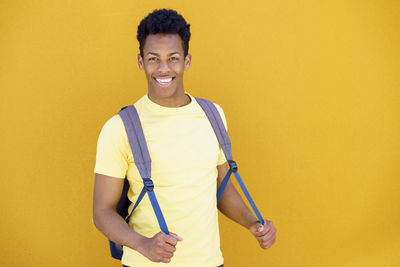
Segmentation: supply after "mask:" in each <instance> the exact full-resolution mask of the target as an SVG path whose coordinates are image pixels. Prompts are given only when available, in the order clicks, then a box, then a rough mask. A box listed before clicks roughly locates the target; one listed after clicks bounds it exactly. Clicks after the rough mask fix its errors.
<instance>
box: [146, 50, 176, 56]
mask: <svg viewBox="0 0 400 267" xmlns="http://www.w3.org/2000/svg"><path fill="white" fill-rule="evenodd" d="M148 54H151V55H155V56H159V55H160V54H157V53H154V52H147V54H146V56H147V55H148ZM173 54H180V53H179V52H178V51H175V52H172V53H169V54H168V56H172V55H173Z"/></svg>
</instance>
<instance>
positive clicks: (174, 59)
mask: <svg viewBox="0 0 400 267" xmlns="http://www.w3.org/2000/svg"><path fill="white" fill-rule="evenodd" d="M171 60H172V61H178V60H179V58H177V57H171Z"/></svg>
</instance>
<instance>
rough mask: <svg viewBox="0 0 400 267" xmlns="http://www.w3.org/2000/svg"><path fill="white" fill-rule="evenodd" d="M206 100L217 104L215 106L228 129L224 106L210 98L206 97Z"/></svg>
mask: <svg viewBox="0 0 400 267" xmlns="http://www.w3.org/2000/svg"><path fill="white" fill-rule="evenodd" d="M203 99H204V98H203ZM204 100H207V101H210V102H211V103H212V104H213V105H214V106H215V108H216V109H217V110H218V113H219V115H220V116H221V119H222V122H223V123H224V125H225V128H226V129H228V125H227V122H226V117H225V113H224V110H223V108H222V107H221V106H220V105H219V104H217V103H215V102H213V101H211V100H208V99H204Z"/></svg>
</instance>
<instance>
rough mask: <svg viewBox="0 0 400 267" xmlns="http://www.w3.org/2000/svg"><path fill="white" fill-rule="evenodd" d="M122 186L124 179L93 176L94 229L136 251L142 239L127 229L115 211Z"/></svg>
mask: <svg viewBox="0 0 400 267" xmlns="http://www.w3.org/2000/svg"><path fill="white" fill-rule="evenodd" d="M123 186H124V179H120V178H115V177H112V176H107V175H102V174H98V173H96V174H95V184H94V194H93V221H94V224H95V225H96V227H97V228H98V229H99V230H100V231H101V232H102V233H103V234H104V235H105V236H107V237H108V238H109V239H111V240H112V241H114V242H116V243H117V244H120V245H123V246H128V247H130V248H132V249H135V250H138V246H139V244H140V242H141V241H143V239H144V237H143V236H141V235H139V234H138V233H136V232H135V231H134V230H132V229H131V228H129V226H128V224H127V223H126V222H125V220H124V219H123V218H122V217H121V216H119V214H118V213H117V211H116V207H117V203H118V201H119V199H120V197H121V194H122V188H123Z"/></svg>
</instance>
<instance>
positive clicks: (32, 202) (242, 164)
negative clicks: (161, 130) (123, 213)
mask: <svg viewBox="0 0 400 267" xmlns="http://www.w3.org/2000/svg"><path fill="white" fill-rule="evenodd" d="M165 3H168V4H167V5H166V4H165ZM159 7H168V8H175V9H177V10H178V11H179V12H181V13H182V14H183V15H184V16H185V18H186V19H187V20H188V22H189V23H190V24H191V25H192V26H191V29H192V40H191V42H190V52H191V53H192V55H193V57H192V68H191V69H190V70H189V71H188V72H187V73H186V74H185V76H186V77H185V89H186V90H187V91H189V92H190V93H191V94H193V95H195V96H202V97H205V98H209V99H211V100H213V101H215V102H217V103H219V104H220V105H221V106H222V107H223V108H224V110H225V113H226V116H227V119H228V124H229V129H230V136H231V139H232V142H233V153H234V157H235V158H236V160H237V162H238V163H239V168H240V171H241V175H242V176H243V178H244V179H245V182H246V184H247V186H248V188H249V190H250V191H251V193H252V195H253V197H254V199H255V201H256V203H257V205H258V206H259V208H260V210H261V211H262V213H263V215H264V216H265V217H266V218H268V219H270V220H272V221H274V222H275V225H276V227H277V229H278V239H277V243H276V244H275V245H274V246H273V247H272V248H271V249H269V250H267V251H263V250H261V249H259V248H258V244H257V242H256V241H255V239H253V237H251V236H250V234H248V233H247V231H246V230H245V229H243V228H241V227H239V226H237V225H235V224H234V223H232V222H230V221H228V220H227V219H225V218H222V217H221V236H222V238H221V239H222V249H223V253H224V256H225V264H226V266H228V267H229V266H400V257H399V254H400V226H399V225H400V206H399V203H400V179H399V178H400V177H399V174H400V166H399V162H400V154H399V151H400V139H399V137H400V120H399V119H400V107H399V106H400V105H399V104H400V92H399V89H400V78H399V77H400V64H399V61H400V53H399V51H400V49H399V47H400V30H399V29H400V18H399V12H400V4H399V1H395V0H394V1H388V0H387V1H385V0H383V1H345V0H342V1H306V0H305V1H293V0H292V1H262V0H259V1H250V2H248V1H210V0H207V1H178V0H171V1H132V0H130V1H105V0H88V1H51V0H47V1H32V0H30V1H28V0H27V1H16V0H14V1H7V2H6V1H1V3H0V90H1V98H0V111H1V121H0V123H1V131H0V140H1V147H0V149H1V154H0V162H1V180H0V183H1V184H0V201H1V211H0V236H1V243H0V251H1V252H0V254H1V257H0V266H82V267H83V266H120V265H119V264H118V262H117V261H115V260H113V259H111V257H110V256H109V251H108V244H107V240H106V238H105V237H104V236H103V235H102V234H101V233H100V232H99V231H98V230H97V229H96V228H95V227H94V225H93V223H92V217H91V216H92V214H91V205H92V190H93V178H94V174H93V167H94V163H95V152H96V142H97V137H98V134H99V132H100V129H101V127H102V125H103V124H104V123H105V121H106V120H107V119H108V118H110V117H111V116H112V115H113V114H115V113H116V112H118V110H119V108H121V107H122V106H125V105H128V104H132V103H134V102H135V101H136V100H137V99H138V98H139V97H140V96H142V95H143V94H145V93H146V90H147V88H146V80H145V76H144V74H143V73H142V72H140V71H139V69H138V67H137V62H136V54H137V53H138V43H137V41H136V29H137V25H138V23H139V21H140V19H141V18H142V17H144V16H145V15H146V14H147V13H148V12H150V11H152V10H153V9H154V8H159Z"/></svg>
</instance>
